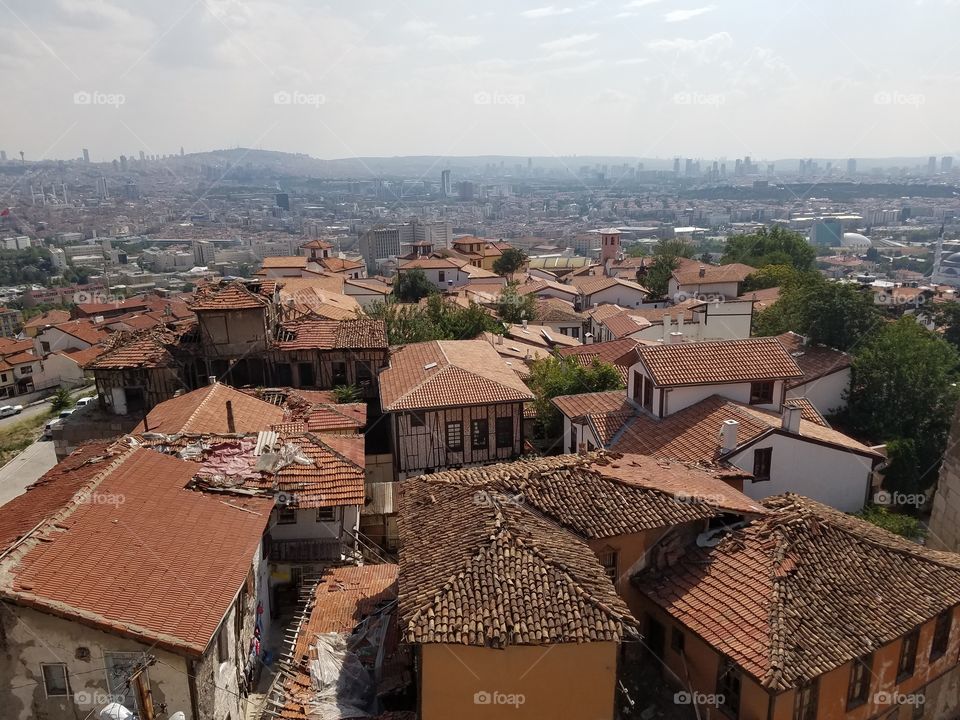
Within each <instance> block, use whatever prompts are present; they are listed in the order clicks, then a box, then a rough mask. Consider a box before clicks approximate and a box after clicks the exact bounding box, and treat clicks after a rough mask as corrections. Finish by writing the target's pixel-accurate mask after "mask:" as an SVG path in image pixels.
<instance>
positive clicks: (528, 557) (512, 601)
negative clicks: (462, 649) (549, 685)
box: [398, 478, 635, 648]
mask: <svg viewBox="0 0 960 720" xmlns="http://www.w3.org/2000/svg"><path fill="white" fill-rule="evenodd" d="M484 498H485V502H482V503H481V502H478V501H477V491H476V490H475V489H474V488H471V487H462V486H457V485H453V484H449V485H446V486H443V485H440V484H438V483H435V482H428V481H427V480H425V479H423V478H417V479H414V480H405V481H404V482H402V483H401V485H400V514H399V522H398V524H399V529H400V583H399V585H400V587H399V595H400V615H399V617H400V631H401V637H402V638H403V640H404V641H405V642H408V643H455V644H463V645H475V646H481V647H484V646H486V647H495V648H503V647H507V646H510V645H549V644H554V643H567V642H619V641H620V640H621V639H622V638H624V636H625V635H627V634H632V631H633V628H634V627H635V624H634V621H633V619H632V617H631V616H630V611H629V610H628V609H627V607H626V605H625V604H624V602H623V601H622V600H621V599H620V598H619V597H618V596H617V594H616V592H615V591H614V588H613V584H612V583H611V582H610V579H609V578H608V577H607V575H606V574H605V572H604V570H603V568H602V567H601V566H600V563H599V561H598V560H597V558H596V556H595V555H594V554H593V551H592V550H591V549H590V548H589V547H588V546H587V544H586V543H585V542H584V541H583V540H581V539H580V538H578V537H577V536H576V535H574V534H573V533H570V532H568V531H566V530H563V529H561V528H560V527H558V526H557V525H555V524H554V523H552V522H550V521H549V520H547V519H545V518H542V517H540V516H539V515H537V514H536V513H533V512H531V511H530V510H529V509H528V508H526V507H524V506H523V504H521V503H516V502H514V501H512V498H507V497H505V496H503V495H501V494H498V493H496V492H492V491H491V492H485V493H484ZM437 548H443V552H437Z"/></svg>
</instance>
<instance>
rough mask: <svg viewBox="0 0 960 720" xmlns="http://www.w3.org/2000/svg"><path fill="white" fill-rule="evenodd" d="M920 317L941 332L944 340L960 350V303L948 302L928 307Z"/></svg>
mask: <svg viewBox="0 0 960 720" xmlns="http://www.w3.org/2000/svg"><path fill="white" fill-rule="evenodd" d="M921 315H922V316H923V317H924V318H925V319H927V320H930V321H931V322H933V323H934V324H935V325H936V326H937V328H938V329H940V330H941V331H942V333H943V339H944V340H946V341H947V342H948V343H950V344H951V345H953V346H954V347H955V348H960V303H958V302H948V303H943V304H942V305H934V306H932V307H931V306H928V307H926V308H924V310H923V311H922V313H921Z"/></svg>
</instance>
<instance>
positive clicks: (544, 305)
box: [534, 297, 586, 323]
mask: <svg viewBox="0 0 960 720" xmlns="http://www.w3.org/2000/svg"><path fill="white" fill-rule="evenodd" d="M534 308H535V310H534V312H535V313H536V315H535V317H536V319H537V320H539V321H540V322H542V323H565V322H569V323H578V322H583V321H584V320H585V319H586V316H585V315H584V314H583V313H582V312H577V311H576V310H574V309H573V303H570V302H567V301H566V300H561V299H560V298H555V297H547V298H541V299H539V300H536V301H535V302H534Z"/></svg>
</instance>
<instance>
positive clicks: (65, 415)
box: [57, 408, 76, 420]
mask: <svg viewBox="0 0 960 720" xmlns="http://www.w3.org/2000/svg"><path fill="white" fill-rule="evenodd" d="M74 412H76V408H70V409H69V410H61V411H60V414H59V415H57V417H58V418H60V419H61V420H63V419H64V418H68V417H70V416H71V415H73V413H74Z"/></svg>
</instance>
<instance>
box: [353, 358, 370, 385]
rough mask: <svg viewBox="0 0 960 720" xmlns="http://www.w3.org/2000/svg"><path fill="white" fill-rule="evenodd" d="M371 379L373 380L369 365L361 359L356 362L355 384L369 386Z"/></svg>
mask: <svg viewBox="0 0 960 720" xmlns="http://www.w3.org/2000/svg"><path fill="white" fill-rule="evenodd" d="M371 380H373V373H372V372H370V366H369V365H367V363H366V362H364V361H362V360H361V361H360V362H358V363H357V385H359V386H360V387H369V386H370V381H371Z"/></svg>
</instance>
